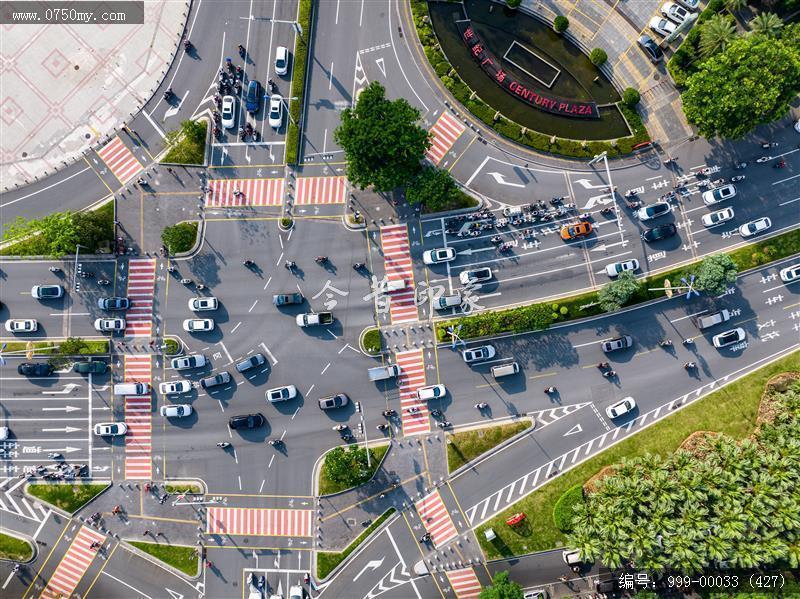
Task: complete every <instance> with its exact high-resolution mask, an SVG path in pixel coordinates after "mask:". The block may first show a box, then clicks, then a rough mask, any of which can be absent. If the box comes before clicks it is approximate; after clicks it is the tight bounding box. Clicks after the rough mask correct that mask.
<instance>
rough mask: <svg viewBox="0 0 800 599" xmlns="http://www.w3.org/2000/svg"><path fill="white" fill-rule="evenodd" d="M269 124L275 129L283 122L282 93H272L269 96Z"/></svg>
mask: <svg viewBox="0 0 800 599" xmlns="http://www.w3.org/2000/svg"><path fill="white" fill-rule="evenodd" d="M268 114H269V116H268V121H269V126H270V127H272V128H273V129H280V128H281V125H282V124H283V98H282V97H281V95H280V94H272V95H271V96H270V97H269V113H268Z"/></svg>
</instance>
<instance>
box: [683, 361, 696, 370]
mask: <svg viewBox="0 0 800 599" xmlns="http://www.w3.org/2000/svg"><path fill="white" fill-rule="evenodd" d="M683 367H684V368H685V369H686V370H692V369H693V368H696V367H697V364H695V363H694V362H686V364H684V365H683Z"/></svg>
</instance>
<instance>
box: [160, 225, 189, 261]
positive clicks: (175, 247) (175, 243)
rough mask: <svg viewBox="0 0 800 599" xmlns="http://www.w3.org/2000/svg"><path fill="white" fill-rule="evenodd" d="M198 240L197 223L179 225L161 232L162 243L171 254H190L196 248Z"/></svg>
mask: <svg viewBox="0 0 800 599" xmlns="http://www.w3.org/2000/svg"><path fill="white" fill-rule="evenodd" d="M196 239H197V223H178V224H177V225H172V226H170V227H165V228H164V230H163V231H162V232H161V241H163V242H164V245H165V246H166V247H167V250H169V253H170V254H178V253H181V252H188V251H189V250H190V249H192V248H193V247H194V243H195V240H196Z"/></svg>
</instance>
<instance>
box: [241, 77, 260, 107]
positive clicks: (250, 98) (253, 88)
mask: <svg viewBox="0 0 800 599" xmlns="http://www.w3.org/2000/svg"><path fill="white" fill-rule="evenodd" d="M244 105H245V107H246V108H247V112H252V113H255V112H258V109H259V108H261V84H260V83H259V82H258V81H256V80H255V79H251V80H250V83H248V84H247V95H246V96H245V99H244Z"/></svg>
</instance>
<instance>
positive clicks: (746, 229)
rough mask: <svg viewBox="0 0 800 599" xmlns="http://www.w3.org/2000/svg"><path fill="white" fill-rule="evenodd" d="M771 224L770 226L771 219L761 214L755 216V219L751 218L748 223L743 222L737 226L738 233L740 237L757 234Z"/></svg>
mask: <svg viewBox="0 0 800 599" xmlns="http://www.w3.org/2000/svg"><path fill="white" fill-rule="evenodd" d="M771 226H772V221H771V220H769V217H767V216H762V217H761V218H757V219H756V220H751V221H750V222H749V223H745V224H743V225H742V226H741V227H739V235H741V236H742V237H752V236H753V235H758V234H759V233H763V232H764V231H766V230H767V229H769V228H770V227H771Z"/></svg>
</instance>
